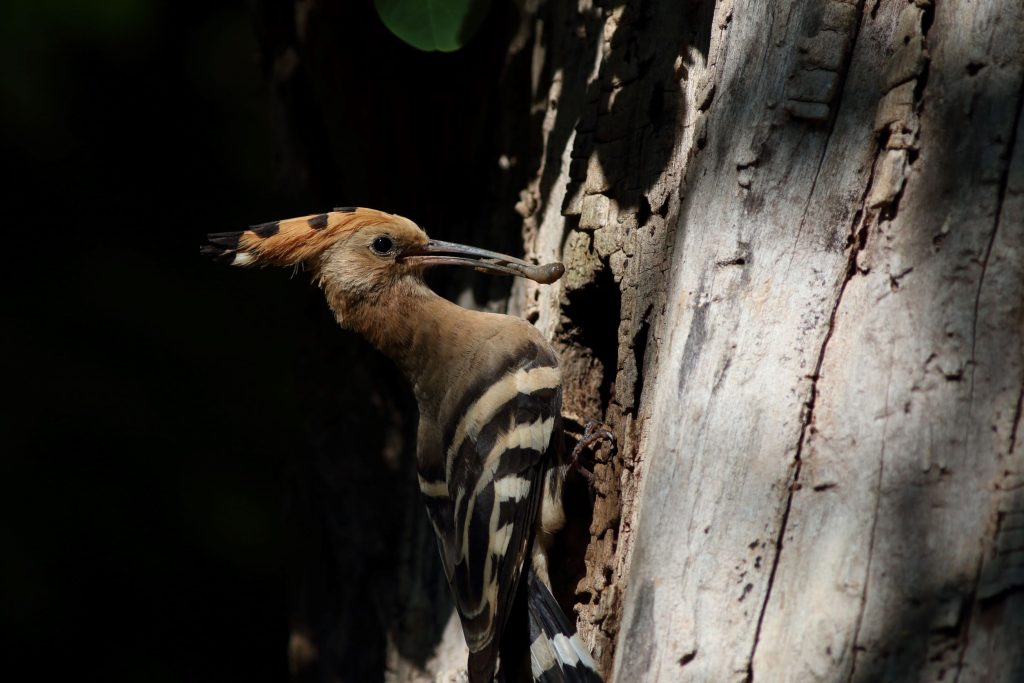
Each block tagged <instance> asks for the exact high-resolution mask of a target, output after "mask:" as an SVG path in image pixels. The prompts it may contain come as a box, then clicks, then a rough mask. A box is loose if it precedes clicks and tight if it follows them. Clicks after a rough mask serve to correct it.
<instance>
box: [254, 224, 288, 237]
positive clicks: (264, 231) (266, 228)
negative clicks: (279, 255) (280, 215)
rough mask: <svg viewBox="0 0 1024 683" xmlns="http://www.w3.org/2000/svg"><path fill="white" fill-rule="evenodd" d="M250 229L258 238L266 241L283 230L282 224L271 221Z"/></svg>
mask: <svg viewBox="0 0 1024 683" xmlns="http://www.w3.org/2000/svg"><path fill="white" fill-rule="evenodd" d="M249 229H250V230H252V231H253V232H254V233H256V236H257V237H262V238H264V239H266V238H267V237H270V236H271V235H276V234H277V231H278V230H280V229H281V223H280V221H270V222H269V223H260V224H258V225H253V226H251V227H250V228H249Z"/></svg>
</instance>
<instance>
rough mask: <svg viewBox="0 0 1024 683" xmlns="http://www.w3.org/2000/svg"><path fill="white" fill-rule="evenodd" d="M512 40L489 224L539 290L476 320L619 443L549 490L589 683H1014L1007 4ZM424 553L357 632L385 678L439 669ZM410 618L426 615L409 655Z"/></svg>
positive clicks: (1023, 375)
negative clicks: (568, 494)
mask: <svg viewBox="0 0 1024 683" xmlns="http://www.w3.org/2000/svg"><path fill="white" fill-rule="evenodd" d="M518 17H519V23H518V25H517V24H516V22H515V21H514V20H513V19H512V18H511V17H505V18H506V19H507V20H508V21H507V24H508V25H509V26H512V27H513V28H515V29H516V30H512V31H510V32H508V33H507V34H505V42H503V43H500V45H501V47H502V50H503V51H504V54H503V62H502V64H503V66H502V67H501V69H500V73H501V74H502V77H501V79H500V80H499V81H498V83H499V85H500V88H499V92H500V95H498V94H494V97H500V100H499V101H500V103H501V105H500V107H498V109H497V110H496V111H494V112H493V118H491V119H489V120H490V121H491V122H492V123H493V126H494V127H493V129H492V132H491V135H498V133H497V132H495V131H505V133H504V134H503V135H500V136H499V137H490V138H489V140H490V142H489V143H488V144H489V146H485V147H486V149H488V150H490V152H492V153H493V159H488V160H487V162H486V163H487V164H491V163H492V162H494V163H495V164H496V163H497V159H499V158H500V159H502V163H501V166H500V167H501V168H502V169H503V171H502V172H501V173H499V174H498V175H497V176H495V177H494V178H492V179H491V181H490V185H491V187H493V188H498V189H496V190H495V191H494V192H493V193H492V194H491V195H490V196H489V199H490V200H493V201H495V202H499V203H500V202H503V201H508V202H509V203H511V201H513V200H512V199H511V197H512V196H513V195H514V194H515V191H516V190H517V189H520V190H521V191H520V192H519V199H518V203H517V204H516V210H517V211H518V212H519V215H520V217H521V219H522V233H523V238H524V243H525V248H526V251H527V253H528V254H529V255H530V256H535V257H537V258H539V259H541V260H542V261H546V260H551V259H561V260H563V261H564V263H565V264H566V266H567V272H566V275H565V277H564V278H563V279H562V280H561V281H560V282H559V283H557V284H556V285H555V286H552V287H536V286H534V285H532V284H529V283H522V282H518V283H516V284H515V285H514V286H513V289H512V292H511V295H510V296H509V297H508V299H507V307H508V310H510V312H513V313H516V314H521V315H524V316H525V317H527V318H528V319H530V320H532V321H534V322H535V323H536V324H537V326H538V327H539V328H540V329H541V330H542V331H543V332H544V333H545V334H546V335H548V337H549V338H550V339H552V340H553V341H554V342H555V343H556V346H557V347H558V349H559V351H560V353H561V356H562V360H563V367H564V371H565V379H566V391H565V406H564V409H565V411H566V413H567V414H569V415H570V416H571V417H573V418H574V419H576V420H577V421H582V420H585V419H588V418H597V419H601V420H603V421H604V422H606V423H607V424H608V425H609V426H610V427H611V428H612V430H613V431H614V432H615V434H616V435H617V449H616V450H615V451H614V452H612V450H611V449H610V448H607V447H605V448H603V449H602V450H601V451H600V452H599V453H598V454H597V456H596V461H595V463H594V465H593V467H594V472H595V475H596V476H595V485H594V491H593V493H592V494H590V493H589V492H588V491H587V490H586V488H585V487H583V486H580V485H579V483H578V482H577V484H576V485H575V486H574V487H573V489H572V498H571V500H570V508H571V510H572V512H573V514H572V517H573V519H574V520H575V522H576V524H577V525H582V527H581V528H577V529H575V531H573V530H570V532H569V534H568V538H567V541H566V543H565V544H564V546H563V547H564V554H565V557H563V558H562V562H561V563H560V564H561V566H562V567H564V568H565V570H564V572H563V575H562V576H561V577H560V579H559V586H558V587H559V588H560V589H561V592H562V593H563V595H562V596H561V597H563V598H564V599H565V601H566V603H567V604H570V605H571V604H572V603H575V609H576V611H577V613H578V627H579V629H580V632H581V634H582V635H583V637H584V639H585V640H586V641H587V642H588V644H589V645H590V646H591V647H592V648H593V650H594V653H595V658H596V659H597V661H598V662H599V664H600V665H601V667H602V668H603V670H604V671H605V672H606V673H607V674H608V675H609V676H610V677H612V678H613V679H614V680H618V681H622V682H627V681H658V680H660V681H669V680H672V681H674V680H691V679H692V680H753V679H755V678H756V679H757V680H801V681H802V680H827V681H839V680H842V681H860V680H879V679H883V680H918V679H920V680H957V681H970V680H977V681H1001V680H1005V681H1012V680H1021V678H1022V677H1024V602H1022V600H1024V597H1022V596H1024V591H1022V590H1021V589H1022V588H1024V496H1022V494H1021V492H1022V491H1024V445H1022V442H1024V432H1022V431H1021V429H1020V426H1021V425H1020V423H1021V419H1022V418H1021V413H1022V403H1024V150H1022V149H1021V147H1022V146H1024V135H1022V134H1021V128H1022V127H1024V120H1022V116H1021V107H1022V102H1024V47H1022V46H1024V41H1022V40H1021V36H1022V35H1024V7H1022V6H1021V3H1020V2H1019V0H990V1H989V2H986V3H970V2H967V1H966V0H960V1H941V0H940V1H938V2H935V3H934V4H933V3H932V2H930V1H929V0H872V1H869V2H857V1H855V0H821V1H820V2H799V3H784V2H781V1H780V0H757V1H753V0H749V1H746V2H744V1H741V0H732V1H730V0H717V1H714V0H632V1H630V2H606V3H597V2H590V1H589V0H578V2H576V3H574V4H570V3H563V2H546V3H538V2H533V1H532V0H524V2H523V3H522V4H521V6H520V8H519V14H518ZM488 30H492V29H485V35H490V34H487V33H486V31H488ZM493 30H495V31H496V30H497V29H493ZM494 35H498V34H497V33H496V34H494ZM331 68H333V67H331ZM328 71H329V68H328ZM508 131H515V133H514V134H510V133H509V132H508ZM481 135H483V136H484V138H487V135H484V134H481ZM468 204H469V205H472V206H474V207H475V208H474V209H473V211H474V212H475V213H476V214H477V215H487V211H488V209H485V208H483V205H482V204H481V203H480V202H479V201H478V200H473V201H470V202H468ZM384 208H387V207H384ZM491 210H492V211H494V215H496V216H499V215H500V216H501V218H500V220H497V221H492V223H493V225H494V226H496V227H495V230H496V231H497V233H500V234H507V231H508V230H509V229H510V226H511V225H512V222H511V221H510V220H509V217H508V216H507V215H506V214H503V213H501V210H500V208H498V209H493V208H492V209H491ZM477 237H479V235H476V236H475V238H474V241H476V242H481V240H480V239H477ZM506 238H507V237H506ZM475 286H476V288H477V290H476V291H477V292H478V294H479V291H480V290H479V287H480V286H479V285H475ZM457 290H458V288H456V290H455V291H457ZM504 296H505V293H503V292H496V291H493V290H492V291H490V292H489V295H488V296H487V297H484V298H483V300H481V297H479V296H477V297H476V301H477V303H478V304H482V305H489V306H491V307H492V308H497V307H502V306H505V305H506V304H505V298H504ZM463 298H464V299H466V300H470V301H471V300H472V299H473V297H466V296H464V297H463ZM488 302H489V303H488ZM399 405H404V404H400V403H399ZM396 410H397V411H398V412H401V410H402V409H401V408H396ZM396 419H398V418H396ZM399 421H400V420H399ZM403 433H408V431H405V432H403ZM401 466H402V467H408V466H409V463H408V462H402V463H401ZM402 491H404V493H402V495H403V496H406V495H408V496H412V495H414V494H413V493H412V488H411V487H410V486H407V485H406V488H404V489H402ZM403 500H405V499H403ZM408 500H413V498H408ZM403 509H405V508H403ZM414 509H415V506H414V504H413V503H411V502H410V503H408V510H409V511H410V512H409V513H408V514H407V515H406V516H405V517H404V518H403V519H405V522H404V523H403V524H402V525H399V526H401V528H404V529H406V531H404V532H403V533H404V534H406V535H408V534H410V533H413V532H409V531H408V529H419V530H420V531H418V532H415V533H421V534H422V533H424V529H425V526H424V525H422V524H421V521H422V520H420V521H415V520H414V519H413V518H414V516H415V515H414V514H413V512H411V511H412V510H414ZM417 525H418V526H417ZM395 528H398V527H395ZM417 538H418V537H417ZM581 538H582V542H580V543H579V544H578V545H577V544H574V542H573V539H576V540H577V541H579V540H580V539H581ZM421 540H422V539H421ZM430 546H431V544H430V543H427V542H426V541H423V542H422V543H416V544H411V545H410V547H411V548H412V549H411V550H405V551H403V553H404V555H403V557H406V558H407V560H408V561H404V562H403V564H402V567H403V568H402V569H401V570H400V572H399V573H400V574H402V575H403V576H405V577H406V579H405V580H407V581H408V582H410V583H409V585H415V586H416V588H415V589H410V591H409V592H407V593H403V594H402V595H404V596H405V597H404V598H401V599H399V600H397V602H396V599H395V598H394V597H391V598H389V601H390V602H389V603H388V604H390V605H392V611H391V612H388V613H387V614H385V615H383V616H382V617H381V628H382V630H383V631H384V632H385V633H387V634H388V635H387V637H386V638H385V639H386V640H387V643H388V644H387V654H386V655H385V656H383V659H384V661H386V671H387V673H386V678H387V679H388V680H396V681H397V680H402V681H407V680H431V679H432V678H433V677H435V676H438V675H439V674H440V673H441V672H448V673H447V674H444V675H445V676H448V677H451V676H454V675H456V674H454V673H452V672H454V671H455V670H457V668H458V667H459V666H460V665H461V658H462V657H464V650H462V649H461V648H460V646H461V640H460V639H461V634H460V633H459V630H458V628H457V627H456V624H455V623H454V622H452V621H448V622H446V621H445V619H446V618H447V617H450V615H451V612H450V606H447V603H446V602H445V599H444V597H443V595H442V593H443V586H440V587H439V585H438V583H437V581H436V561H433V560H429V559H427V557H426V555H425V554H424V553H426V554H429V553H430V552H433V548H432V547H430ZM581 559H582V560H583V564H580V560H581ZM423 567H433V569H432V570H431V571H433V572H434V573H433V574H430V572H427V575H428V576H434V579H432V580H424V579H422V578H415V577H417V576H420V577H422V576H423V572H424V571H425V570H424V569H422V568H423ZM418 572H419V573H418ZM409 577H412V578H409ZM415 596H421V598H422V599H420V598H416V597H415ZM414 605H418V606H419V607H418V609H420V611H421V612H422V614H428V613H430V614H435V615H436V612H433V613H432V612H431V609H437V606H438V605H444V606H445V607H441V608H440V610H441V616H440V617H436V618H435V617H431V619H427V620H426V621H429V622H430V623H431V624H432V626H431V627H430V629H428V630H429V632H430V634H432V635H431V636H430V637H429V638H427V639H426V640H424V641H423V643H421V646H420V647H419V648H418V649H417V648H410V647H408V646H403V645H402V643H403V642H406V641H403V640H402V638H400V637H396V636H395V634H396V633H402V632H404V631H402V629H400V628H398V627H397V626H396V625H397V624H400V623H406V624H407V623H408V622H407V621H403V615H404V614H407V613H408V610H410V609H412V607H411V606H414ZM446 609H447V611H445V610H446ZM413 623H425V622H423V621H417V622H413ZM446 623H447V628H445V624H446ZM413 630H415V629H413ZM406 631H408V629H406ZM462 647H464V646H462ZM436 653H441V654H439V655H438V654H436ZM336 678H337V679H338V680H349V679H346V678H345V677H344V676H343V675H341V674H339V675H338V676H336ZM351 680H358V679H356V678H353V679H351Z"/></svg>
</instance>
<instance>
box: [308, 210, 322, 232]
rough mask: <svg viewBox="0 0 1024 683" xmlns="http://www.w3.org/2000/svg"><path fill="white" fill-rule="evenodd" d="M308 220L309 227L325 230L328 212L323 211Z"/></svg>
mask: <svg viewBox="0 0 1024 683" xmlns="http://www.w3.org/2000/svg"><path fill="white" fill-rule="evenodd" d="M308 222H309V227H311V228H313V229H314V230H323V229H324V228H326V227H327V214H326V213H321V214H319V215H316V216H312V217H311V218H310V219H309V221H308Z"/></svg>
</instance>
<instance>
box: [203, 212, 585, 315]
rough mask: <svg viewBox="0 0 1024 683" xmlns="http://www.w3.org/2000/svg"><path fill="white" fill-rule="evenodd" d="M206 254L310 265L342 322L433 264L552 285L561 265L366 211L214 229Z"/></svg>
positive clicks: (240, 261) (238, 261)
mask: <svg viewBox="0 0 1024 683" xmlns="http://www.w3.org/2000/svg"><path fill="white" fill-rule="evenodd" d="M208 239H209V241H210V244H208V245H206V246H204V247H203V248H202V252H203V253H204V254H207V255H209V256H212V257H214V259H216V260H218V261H222V262H224V263H228V264H231V265H236V266H249V265H278V266H299V265H302V266H305V267H307V268H309V269H310V270H312V271H313V272H314V274H315V276H316V278H317V280H318V282H319V283H320V286H321V287H323V289H324V291H325V292H326V294H327V297H328V301H329V303H330V304H331V307H332V308H333V309H334V311H335V314H336V315H337V316H338V318H339V320H340V321H341V322H342V323H344V322H345V320H346V318H348V314H349V313H350V312H352V311H355V310H357V309H359V308H361V307H363V306H364V305H366V304H372V303H374V302H376V301H379V298H380V297H382V296H388V295H389V294H390V293H392V292H394V291H395V289H396V288H398V287H400V286H401V284H402V283H403V282H408V281H410V280H414V281H416V282H419V281H421V280H422V272H423V269H424V268H427V267H429V266H434V265H459V266H470V267H472V268H475V269H477V270H481V271H489V272H493V273H502V274H506V275H517V276H519V277H525V278H529V279H531V280H535V281H536V282H540V283H544V284H546V283H551V282H554V281H556V280H557V279H558V278H560V277H561V276H562V273H563V272H564V271H565V268H564V266H562V264H561V263H550V264H546V265H534V264H531V263H527V262H525V261H522V260H520V259H517V258H514V257H512V256H506V255H504V254H498V253H495V252H491V251H486V250H484V249H476V248H474V247H468V246H464V245H461V244H453V243H451V242H441V241H438V240H432V239H430V238H428V237H427V234H426V233H425V232H423V230H421V229H420V227H419V226H417V225H416V224H415V223H413V222H412V221H410V220H409V219H408V218H403V217H402V216H397V215H394V214H389V213H384V212H383V211H376V210H374V209H362V208H350V207H344V208H338V209H335V210H334V211H331V212H329V213H323V214H316V215H312V216H302V217H300V218H291V219H288V220H282V221H274V222H271V223H263V224H260V225H254V226H252V227H251V228H249V229H248V230H244V231H241V232H223V233H213V234H211V235H209V236H208Z"/></svg>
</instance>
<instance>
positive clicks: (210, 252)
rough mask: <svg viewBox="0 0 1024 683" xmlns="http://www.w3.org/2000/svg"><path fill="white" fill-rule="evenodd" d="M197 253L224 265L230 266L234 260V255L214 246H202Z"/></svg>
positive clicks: (227, 250) (229, 251)
mask: <svg viewBox="0 0 1024 683" xmlns="http://www.w3.org/2000/svg"><path fill="white" fill-rule="evenodd" d="M199 253H200V254H202V255H203V256H208V257H210V258H211V259H213V260H214V261H216V262H217V263H226V264H228V265H230V264H231V263H233V262H234V260H235V254H234V252H232V251H231V250H230V249H225V248H223V247H218V246H214V245H212V244H204V245H203V246H201V247H199Z"/></svg>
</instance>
